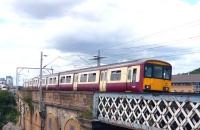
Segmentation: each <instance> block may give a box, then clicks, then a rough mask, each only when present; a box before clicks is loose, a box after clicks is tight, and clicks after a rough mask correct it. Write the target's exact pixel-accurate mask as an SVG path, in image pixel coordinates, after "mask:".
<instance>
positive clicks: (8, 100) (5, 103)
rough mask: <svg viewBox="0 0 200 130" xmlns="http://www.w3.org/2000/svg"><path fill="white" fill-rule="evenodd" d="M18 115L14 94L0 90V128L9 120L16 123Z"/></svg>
mask: <svg viewBox="0 0 200 130" xmlns="http://www.w3.org/2000/svg"><path fill="white" fill-rule="evenodd" d="M18 116H19V112H18V111H17V108H16V101H15V97H14V95H13V94H12V93H11V92H8V91H0V129H2V127H3V126H4V125H5V124H6V123H7V122H13V123H16V122H17V119H18Z"/></svg>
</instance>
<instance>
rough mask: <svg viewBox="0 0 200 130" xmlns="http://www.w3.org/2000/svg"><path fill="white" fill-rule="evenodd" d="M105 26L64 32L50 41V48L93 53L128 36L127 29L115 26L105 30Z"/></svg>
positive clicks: (86, 27) (109, 46)
mask: <svg viewBox="0 0 200 130" xmlns="http://www.w3.org/2000/svg"><path fill="white" fill-rule="evenodd" d="M105 30H106V28H105V27H101V26H99V27H94V26H93V27H92V26H85V27H83V28H82V29H81V28H79V29H77V30H76V31H75V32H73V33H66V34H65V33H64V34H61V35H59V36H57V37H55V38H53V39H52V40H51V41H50V42H51V43H52V44H51V45H50V46H48V47H50V48H56V49H58V50H60V51H62V52H77V53H78V52H80V53H85V54H94V53H96V52H97V50H98V49H102V48H103V49H106V48H111V47H112V46H115V44H116V43H119V42H121V40H123V39H126V38H128V37H130V34H129V32H130V31H128V29H126V28H123V29H122V28H116V29H115V30H109V31H108V30H107V31H105Z"/></svg>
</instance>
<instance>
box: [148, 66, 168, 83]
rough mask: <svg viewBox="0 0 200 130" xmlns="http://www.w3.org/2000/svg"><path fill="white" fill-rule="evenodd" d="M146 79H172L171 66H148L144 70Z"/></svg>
mask: <svg viewBox="0 0 200 130" xmlns="http://www.w3.org/2000/svg"><path fill="white" fill-rule="evenodd" d="M144 75H145V77H146V78H158V79H167V80H170V79H171V66H162V65H155V64H146V65H145V68H144Z"/></svg>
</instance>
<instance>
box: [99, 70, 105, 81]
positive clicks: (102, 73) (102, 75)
mask: <svg viewBox="0 0 200 130" xmlns="http://www.w3.org/2000/svg"><path fill="white" fill-rule="evenodd" d="M103 77H104V72H101V77H100V79H101V81H102V80H103Z"/></svg>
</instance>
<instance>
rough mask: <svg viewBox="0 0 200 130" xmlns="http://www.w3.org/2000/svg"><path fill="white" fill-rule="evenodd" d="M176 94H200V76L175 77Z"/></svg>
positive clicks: (173, 77) (173, 80)
mask: <svg viewBox="0 0 200 130" xmlns="http://www.w3.org/2000/svg"><path fill="white" fill-rule="evenodd" d="M172 85H173V87H174V92H191V93H200V74H184V75H173V76H172Z"/></svg>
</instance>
